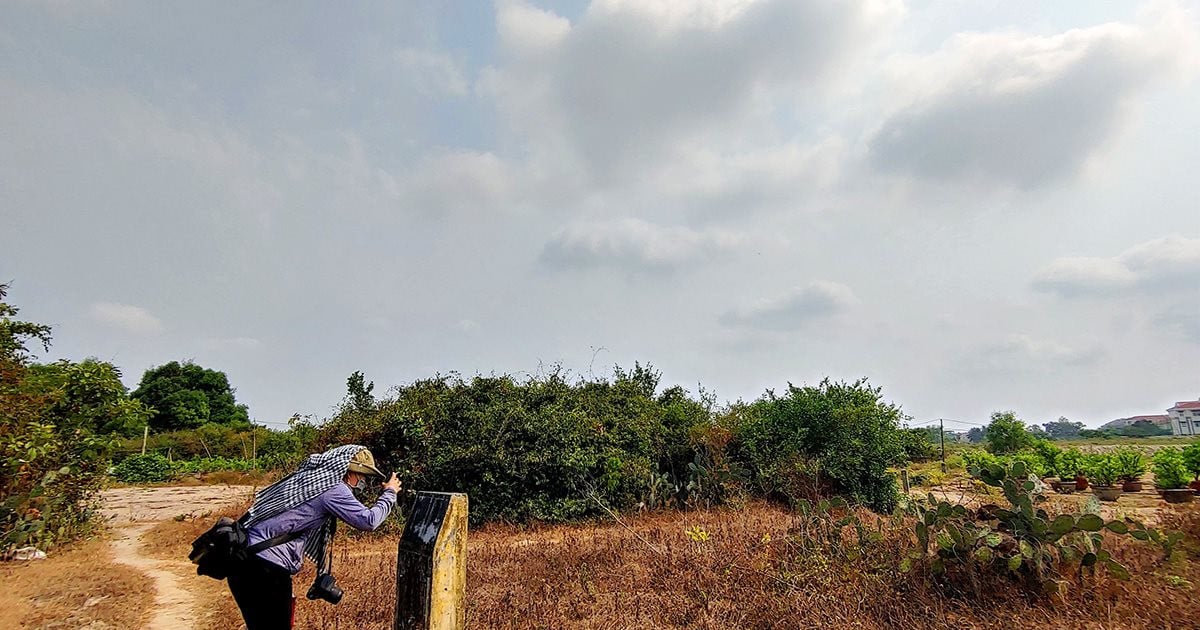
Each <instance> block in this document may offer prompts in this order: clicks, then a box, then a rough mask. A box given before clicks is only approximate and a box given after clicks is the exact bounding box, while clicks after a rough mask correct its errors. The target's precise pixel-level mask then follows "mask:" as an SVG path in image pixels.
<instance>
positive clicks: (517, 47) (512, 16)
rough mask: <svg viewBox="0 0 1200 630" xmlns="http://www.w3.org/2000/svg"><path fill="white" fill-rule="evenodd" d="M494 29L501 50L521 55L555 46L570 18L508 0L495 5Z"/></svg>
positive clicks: (569, 24)
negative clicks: (498, 37)
mask: <svg viewBox="0 0 1200 630" xmlns="http://www.w3.org/2000/svg"><path fill="white" fill-rule="evenodd" d="M496 31H497V32H498V34H499V36H500V49H501V50H502V51H504V52H505V53H507V54H509V55H514V56H517V57H523V56H526V55H532V54H536V53H538V52H539V51H542V50H545V49H547V48H551V47H554V46H557V45H558V43H559V42H561V41H562V40H563V38H564V37H566V36H567V34H568V33H570V32H571V21H570V20H568V19H567V18H564V17H561V16H558V15H555V14H554V13H552V12H550V11H543V10H541V9H538V8H536V7H531V6H529V5H528V4H525V3H524V2H519V1H516V0H507V1H504V2H501V3H499V6H497V7H496Z"/></svg>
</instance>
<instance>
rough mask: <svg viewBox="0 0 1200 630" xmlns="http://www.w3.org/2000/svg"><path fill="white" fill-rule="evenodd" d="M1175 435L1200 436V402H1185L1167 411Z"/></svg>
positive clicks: (1178, 403) (1176, 404)
mask: <svg viewBox="0 0 1200 630" xmlns="http://www.w3.org/2000/svg"><path fill="white" fill-rule="evenodd" d="M1167 415H1168V416H1170V417H1171V433H1172V434H1174V435H1200V400H1184V401H1181V402H1177V403H1175V406H1174V407H1171V408H1170V409H1168V410H1167Z"/></svg>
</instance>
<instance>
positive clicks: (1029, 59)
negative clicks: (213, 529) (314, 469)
mask: <svg viewBox="0 0 1200 630" xmlns="http://www.w3.org/2000/svg"><path fill="white" fill-rule="evenodd" d="M1198 79H1200V5H1197V4H1194V3H1182V2H1150V3H1145V4H1139V3H1136V2H1126V1H1115V2H1099V1H1096V0H1086V1H1083V0H1080V1H1076V2H1056V3H1049V6H1047V3H1043V2H1033V1H1024V0H1005V1H999V0H995V1H982V2H953V3H947V2H916V1H913V2H901V1H899V0H862V1H844V2H828V1H817V0H758V1H751V0H697V1H694V2H671V1H667V0H593V1H591V2H586V1H569V2H548V1H547V2H533V1H529V2H526V1H521V0H501V1H499V2H496V3H494V4H491V3H486V2H444V1H435V0H429V1H421V0H414V1H409V2H391V3H361V4H360V3H354V4H349V5H347V4H340V3H327V2H293V3H286V4H273V3H195V2H177V1H154V2H134V1H123V0H73V1H72V0H36V1H35V0H10V1H8V2H5V3H4V6H3V7H2V8H0V281H5V282H11V284H12V287H11V290H10V295H9V300H10V302H11V303H13V304H14V305H16V306H18V307H19V308H21V309H22V312H21V315H22V317H23V318H25V319H28V320H32V321H37V322H42V323H48V324H51V325H52V326H53V327H54V345H53V347H52V348H51V350H50V352H49V353H47V354H45V355H44V356H43V357H42V358H43V359H45V360H56V359H59V358H70V359H83V358H85V357H89V356H94V357H97V358H100V359H102V360H106V361H111V362H113V363H115V364H116V365H118V366H119V367H120V368H121V369H122V370H123V373H124V380H125V381H126V383H127V384H128V385H130V386H131V387H132V386H135V385H136V383H137V381H138V379H139V378H140V376H141V374H142V372H143V371H144V370H145V369H147V368H149V367H151V366H155V365H160V364H162V363H165V362H167V361H172V360H192V361H195V362H197V363H199V364H201V365H204V366H205V367H211V368H214V369H219V370H222V371H225V372H226V373H227V374H228V375H229V378H230V381H231V382H232V384H233V385H234V386H235V387H236V388H237V397H238V399H239V401H241V402H244V403H246V404H247V405H249V407H250V412H251V415H252V417H254V418H255V419H256V420H257V421H258V422H261V423H267V424H270V425H272V426H279V425H280V424H281V423H283V422H285V421H286V419H287V418H288V417H290V416H291V415H292V414H294V413H299V414H301V415H310V414H311V415H313V416H315V417H317V418H323V417H326V416H328V415H329V414H330V413H331V411H332V410H333V408H334V407H335V405H336V404H337V403H338V402H339V400H340V399H341V398H342V396H343V395H344V393H345V391H346V389H345V387H346V378H347V376H348V375H349V374H350V373H351V372H353V371H356V370H360V371H362V372H364V373H365V374H366V377H367V379H368V380H371V381H374V382H375V384H376V392H377V393H383V392H385V391H386V390H387V389H388V388H390V387H393V386H396V385H401V384H404V383H409V382H412V381H414V380H416V379H420V378H424V377H428V376H432V375H434V374H436V373H445V372H450V371H457V372H460V373H462V374H464V375H467V376H469V375H473V374H476V373H484V374H491V373H511V374H514V375H518V376H520V377H525V376H527V375H530V374H538V373H539V372H544V371H545V370H547V369H550V366H553V365H555V364H561V365H562V366H563V367H564V368H566V369H568V370H570V371H571V373H572V374H574V375H578V376H582V377H587V376H589V375H593V374H594V375H596V376H604V375H608V374H611V369H612V366H613V365H622V366H632V364H633V363H634V362H635V361H639V362H642V363H643V364H644V363H647V362H648V363H651V364H652V365H654V366H655V367H656V368H657V369H659V370H661V371H662V375H663V377H662V379H663V383H664V384H679V385H682V386H684V387H686V388H688V389H689V390H691V391H693V392H696V391H698V389H699V388H700V387H703V388H704V389H705V390H706V391H708V392H710V393H713V394H715V395H716V396H717V398H718V399H719V400H722V401H732V400H737V399H745V400H750V399H754V398H756V397H758V396H760V395H762V394H763V392H764V391H766V390H767V389H769V388H770V389H775V390H776V391H779V390H782V389H783V388H785V387H786V386H787V384H788V383H789V382H791V383H795V384H797V385H799V384H805V383H808V384H813V383H816V382H819V381H820V380H821V379H822V378H824V377H827V376H828V377H831V378H834V379H851V380H852V379H857V378H860V377H865V378H868V379H869V380H870V382H871V383H872V384H874V385H877V386H880V387H882V388H883V394H884V396H885V397H886V398H887V399H888V400H891V401H894V402H896V403H897V404H899V405H900V406H901V407H902V408H903V410H904V412H905V413H907V414H909V415H911V416H912V417H913V418H914V422H917V423H919V422H927V421H930V420H932V419H934V418H949V419H952V420H955V421H957V422H958V423H960V424H958V425H955V426H956V428H967V427H968V426H969V423H983V422H986V420H987V418H988V416H989V414H990V413H992V412H993V411H997V410H1013V411H1015V412H1017V414H1018V415H1019V416H1020V417H1021V418H1023V419H1024V420H1026V421H1027V422H1046V421H1049V420H1052V419H1055V418H1057V417H1059V416H1066V417H1068V418H1070V419H1072V420H1079V421H1083V422H1085V423H1087V424H1089V425H1092V426H1095V425H1098V424H1100V423H1103V422H1106V421H1108V420H1111V419H1113V418H1118V417H1125V416H1129V415H1135V414H1151V413H1163V412H1164V410H1165V409H1166V408H1167V407H1169V406H1171V405H1172V404H1173V403H1174V402H1175V401H1178V400H1188V399H1196V398H1197V397H1200V361H1197V357H1200V193H1198V192H1197V190H1198V188H1197V184H1196V181H1197V175H1196V171H1197V167H1198V166H1200V141H1198V139H1200V106H1197V104H1200V81H1198Z"/></svg>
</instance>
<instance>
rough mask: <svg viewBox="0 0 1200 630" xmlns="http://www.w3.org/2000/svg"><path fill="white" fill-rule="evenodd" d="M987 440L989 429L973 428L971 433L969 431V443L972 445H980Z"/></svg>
mask: <svg viewBox="0 0 1200 630" xmlns="http://www.w3.org/2000/svg"><path fill="white" fill-rule="evenodd" d="M986 439H987V428H985V427H973V428H972V429H971V430H970V431H967V441H968V442H970V443H972V444H978V443H980V442H982V441H984V440H986Z"/></svg>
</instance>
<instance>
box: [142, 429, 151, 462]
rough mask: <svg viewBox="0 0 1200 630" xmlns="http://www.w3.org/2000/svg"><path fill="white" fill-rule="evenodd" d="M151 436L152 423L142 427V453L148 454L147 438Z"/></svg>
mask: <svg viewBox="0 0 1200 630" xmlns="http://www.w3.org/2000/svg"><path fill="white" fill-rule="evenodd" d="M149 438H150V425H148V424H147V425H146V426H145V427H143V428H142V455H145V454H146V440H148V439H149Z"/></svg>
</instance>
